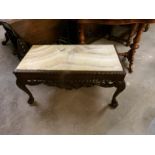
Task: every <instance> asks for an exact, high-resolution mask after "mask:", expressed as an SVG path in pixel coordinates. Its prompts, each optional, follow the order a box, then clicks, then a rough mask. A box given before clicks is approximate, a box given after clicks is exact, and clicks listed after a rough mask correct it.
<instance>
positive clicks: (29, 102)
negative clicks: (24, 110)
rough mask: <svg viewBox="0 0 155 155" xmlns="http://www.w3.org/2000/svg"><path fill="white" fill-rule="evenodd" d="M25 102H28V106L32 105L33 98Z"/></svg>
mask: <svg viewBox="0 0 155 155" xmlns="http://www.w3.org/2000/svg"><path fill="white" fill-rule="evenodd" d="M27 102H28V104H29V105H33V103H34V98H33V97H32V98H29V99H28V101H27Z"/></svg>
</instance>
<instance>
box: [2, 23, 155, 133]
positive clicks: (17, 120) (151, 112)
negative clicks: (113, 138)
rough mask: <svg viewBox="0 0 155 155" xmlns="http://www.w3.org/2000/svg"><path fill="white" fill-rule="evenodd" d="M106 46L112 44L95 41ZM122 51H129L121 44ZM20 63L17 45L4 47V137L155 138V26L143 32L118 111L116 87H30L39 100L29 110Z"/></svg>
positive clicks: (119, 46) (118, 46) (118, 45)
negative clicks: (19, 78)
mask: <svg viewBox="0 0 155 155" xmlns="http://www.w3.org/2000/svg"><path fill="white" fill-rule="evenodd" d="M3 39H4V31H3V29H2V27H0V41H2V40H3ZM100 43H102V44H103V43H104V44H107V43H111V42H110V41H105V40H104V39H101V40H98V41H97V42H95V44H100ZM112 43H113V42H112ZM117 48H118V51H124V50H127V49H128V48H127V47H124V46H122V45H120V44H118V43H117ZM18 63H19V61H18V59H17V58H16V57H15V56H13V55H12V50H11V46H10V45H8V46H2V45H0V134H155V96H154V94H155V85H154V84H155V78H154V77H155V25H152V26H151V28H150V30H149V31H148V32H146V33H143V37H142V41H141V46H140V48H139V49H138V50H137V53H136V60H135V67H134V72H133V73H132V74H127V76H126V82H127V88H126V90H125V91H124V92H123V93H122V94H120V96H119V97H118V101H119V107H118V108H117V109H115V110H111V109H109V108H108V107H107V105H108V103H109V102H110V100H111V95H112V93H113V92H114V88H109V89H106V88H100V87H94V88H81V89H78V90H72V91H67V90H63V89H58V88H54V87H47V86H45V85H39V86H34V87H29V88H30V89H31V91H32V93H33V95H34V97H35V99H36V100H37V105H36V106H29V105H28V104H27V97H28V96H27V95H26V94H25V93H24V92H23V91H21V90H20V89H19V88H17V86H16V83H15V80H16V79H15V76H14V75H13V70H14V69H15V68H16V66H17V64H18Z"/></svg>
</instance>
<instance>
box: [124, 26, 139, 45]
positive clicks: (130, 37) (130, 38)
mask: <svg viewBox="0 0 155 155" xmlns="http://www.w3.org/2000/svg"><path fill="white" fill-rule="evenodd" d="M137 26H138V24H133V25H131V30H130V34H129V37H128V40H127V43H126V46H130V45H131V42H132V37H133V36H134V35H135V33H136V29H137Z"/></svg>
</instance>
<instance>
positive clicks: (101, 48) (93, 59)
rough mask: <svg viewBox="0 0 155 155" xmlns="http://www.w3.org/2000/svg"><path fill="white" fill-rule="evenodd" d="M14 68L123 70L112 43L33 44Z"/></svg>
mask: <svg viewBox="0 0 155 155" xmlns="http://www.w3.org/2000/svg"><path fill="white" fill-rule="evenodd" d="M16 70H32V71H34V70H35V71H36V70H37V71H38V70H47V71H51V70H52V71H53V70H56V71H58V70H61V71H62V70H63V71H64V70H69V71H123V68H122V65H121V63H120V60H119V58H118V55H117V53H116V50H115V47H114V46H113V45H33V46H32V47H31V49H30V50H29V52H28V53H27V54H26V55H25V57H24V58H23V59H22V61H21V62H20V63H19V65H18V66H17V68H16Z"/></svg>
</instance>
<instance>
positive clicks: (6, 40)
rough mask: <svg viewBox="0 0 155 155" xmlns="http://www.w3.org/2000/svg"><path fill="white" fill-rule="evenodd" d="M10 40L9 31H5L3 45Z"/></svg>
mask: <svg viewBox="0 0 155 155" xmlns="http://www.w3.org/2000/svg"><path fill="white" fill-rule="evenodd" d="M8 41H9V36H8V34H7V32H6V33H5V40H4V41H2V45H6V44H7V42H8Z"/></svg>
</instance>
